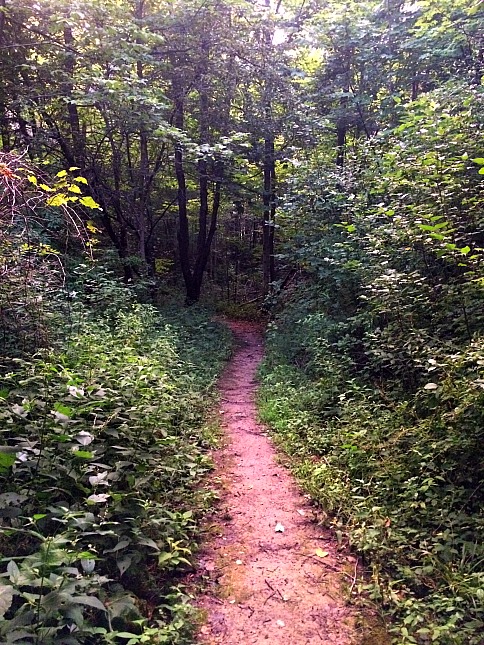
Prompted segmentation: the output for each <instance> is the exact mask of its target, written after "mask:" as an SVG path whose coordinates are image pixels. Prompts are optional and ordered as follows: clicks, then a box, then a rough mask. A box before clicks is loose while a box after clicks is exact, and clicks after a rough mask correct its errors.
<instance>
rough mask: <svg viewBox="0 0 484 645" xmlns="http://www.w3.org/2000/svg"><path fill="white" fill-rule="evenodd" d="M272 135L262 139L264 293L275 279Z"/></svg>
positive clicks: (266, 292)
mask: <svg viewBox="0 0 484 645" xmlns="http://www.w3.org/2000/svg"><path fill="white" fill-rule="evenodd" d="M274 153H275V150H274V136H273V134H272V133H271V134H267V135H266V139H265V141H264V168H263V172H264V193H263V202H264V220H263V228H262V285H263V291H264V295H265V296H266V295H267V294H268V293H269V291H270V285H271V282H274V280H275V264H274V229H275V221H274V220H275V215H276V195H275V163H274Z"/></svg>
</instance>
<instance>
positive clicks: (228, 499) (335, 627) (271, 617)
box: [198, 322, 378, 645]
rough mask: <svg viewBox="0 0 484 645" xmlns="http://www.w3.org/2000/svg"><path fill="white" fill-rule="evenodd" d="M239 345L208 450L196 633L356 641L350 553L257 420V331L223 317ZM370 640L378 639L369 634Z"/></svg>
mask: <svg viewBox="0 0 484 645" xmlns="http://www.w3.org/2000/svg"><path fill="white" fill-rule="evenodd" d="M229 325H230V328H231V329H232V331H233V333H234V335H235V339H236V343H237V349H236V352H235V355H234V357H233V359H232V360H231V362H230V364H229V365H228V367H227V369H226V371H225V373H224V375H223V377H222V379H221V382H220V395H221V409H220V416H221V419H222V421H221V423H222V428H223V430H224V434H225V440H224V446H223V447H222V449H221V450H219V451H217V452H216V453H215V455H214V459H215V473H214V478H213V481H214V482H215V485H216V487H217V488H218V492H219V495H220V504H219V507H218V511H217V513H216V515H215V520H214V522H215V523H214V524H213V525H212V526H208V527H207V530H209V532H210V533H211V534H212V535H213V538H212V539H211V540H209V541H208V543H207V544H206V545H205V547H204V549H203V551H202V553H201V555H200V559H199V567H200V575H201V576H203V578H204V579H205V580H206V581H208V584H207V585H206V589H207V590H206V592H205V594H204V595H203V596H202V597H201V598H200V600H199V602H198V607H199V608H200V609H201V610H202V612H203V614H204V615H205V616H206V623H205V625H204V626H203V627H202V628H201V630H200V634H199V640H200V642H201V643H205V644H210V645H219V644H220V645H221V644H223V645H256V644H262V643H263V644H265V645H273V644H276V643H280V642H285V643H286V644H287V645H302V644H304V645H305V644H309V643H311V644H314V643H322V644H326V645H362V644H363V643H370V641H369V640H368V639H367V638H365V637H364V636H362V634H361V630H360V628H358V626H357V625H358V624H360V619H359V618H357V616H356V612H355V610H354V608H351V607H349V606H348V604H347V603H346V602H345V598H344V593H343V586H346V592H347V593H348V591H351V588H352V586H354V579H355V574H356V567H357V562H356V559H355V558H354V557H353V556H351V555H349V554H348V553H344V552H343V551H342V550H341V549H340V548H339V545H338V544H337V542H336V540H335V538H334V537H333V536H332V534H331V533H330V532H329V531H328V530H326V529H324V528H321V527H320V526H318V525H317V524H316V522H315V521H314V519H315V516H314V513H315V511H314V509H313V507H312V506H311V505H310V503H309V500H308V498H307V497H306V496H304V495H303V494H302V493H301V492H300V491H299V490H298V488H297V486H296V484H295V482H294V479H293V478H292V476H291V475H290V473H289V472H288V471H287V470H286V469H285V468H284V467H282V466H281V465H280V464H279V463H278V458H277V454H276V450H275V448H274V447H273V445H272V443H271V441H270V439H269V438H268V436H267V432H266V429H265V428H264V426H263V425H261V424H260V423H258V421H257V413H256V407H255V392H256V389H257V384H256V381H255V372H256V369H257V366H258V365H259V363H260V361H261V360H262V356H263V343H262V335H261V333H260V331H259V330H258V329H257V327H256V326H255V325H253V324H250V323H243V322H230V323H229ZM371 642H372V645H376V643H377V642H378V639H377V640H372V641H371Z"/></svg>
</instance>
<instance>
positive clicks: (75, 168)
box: [69, 166, 80, 172]
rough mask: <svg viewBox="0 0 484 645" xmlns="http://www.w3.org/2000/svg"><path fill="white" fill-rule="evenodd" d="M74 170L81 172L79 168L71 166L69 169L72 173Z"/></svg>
mask: <svg viewBox="0 0 484 645" xmlns="http://www.w3.org/2000/svg"><path fill="white" fill-rule="evenodd" d="M73 170H80V168H79V167H78V166H71V167H70V168H69V172H72V171H73Z"/></svg>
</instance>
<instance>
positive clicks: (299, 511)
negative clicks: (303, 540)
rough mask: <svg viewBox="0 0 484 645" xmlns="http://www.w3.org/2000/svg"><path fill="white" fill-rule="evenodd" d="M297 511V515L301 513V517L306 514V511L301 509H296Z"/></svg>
mask: <svg viewBox="0 0 484 645" xmlns="http://www.w3.org/2000/svg"><path fill="white" fill-rule="evenodd" d="M297 512H298V513H299V515H302V516H303V517H304V516H305V515H306V513H305V512H304V511H303V510H301V509H298V511H297Z"/></svg>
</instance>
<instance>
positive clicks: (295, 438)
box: [259, 294, 484, 645]
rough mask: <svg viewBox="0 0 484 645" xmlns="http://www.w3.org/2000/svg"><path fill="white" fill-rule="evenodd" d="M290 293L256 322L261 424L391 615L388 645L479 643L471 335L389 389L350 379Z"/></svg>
mask: <svg viewBox="0 0 484 645" xmlns="http://www.w3.org/2000/svg"><path fill="white" fill-rule="evenodd" d="M306 295H307V294H306ZM300 296H301V294H299V296H298V297H299V298H300ZM298 297H295V298H294V302H295V303H296V304H295V306H294V307H292V308H291V305H289V306H287V308H286V310H285V311H284V312H283V313H282V314H280V316H279V317H278V318H277V319H276V322H275V323H273V324H272V326H271V328H270V330H269V334H268V354H267V357H266V360H265V363H264V365H263V367H262V369H261V379H262V387H261V390H260V397H259V404H260V413H261V417H262V420H263V421H264V422H266V423H268V424H269V425H270V427H271V428H272V429H273V431H274V433H275V437H276V438H277V441H278V442H279V443H280V445H281V446H282V447H283V449H284V450H285V451H286V452H287V453H288V454H289V455H290V456H291V458H292V459H291V462H292V465H293V469H294V472H295V473H296V475H297V477H298V478H299V480H300V481H301V482H302V484H303V486H304V487H305V489H306V490H307V491H308V492H309V493H310V494H311V496H312V498H313V500H315V502H316V503H317V504H319V505H320V506H321V507H322V508H323V509H325V511H326V513H327V522H328V525H330V526H332V527H333V528H334V530H335V531H336V535H337V537H338V539H339V540H340V541H342V542H343V541H346V540H348V541H349V544H350V545H351V547H352V548H353V549H355V551H357V552H358V553H359V554H360V555H361V557H362V562H363V564H364V565H365V569H366V573H367V575H366V578H365V579H362V580H360V584H359V587H360V591H361V592H364V593H365V595H366V596H367V597H369V598H370V599H372V600H373V601H375V602H376V603H377V604H378V605H379V606H381V607H383V609H384V610H385V611H386V612H387V614H388V615H390V616H391V617H392V619H393V620H392V624H393V626H392V627H391V629H390V631H391V633H392V634H393V635H394V642H395V643H397V644H398V645H400V644H401V645H403V644H408V643H423V644H425V643H436V644H438V645H482V643H483V633H484V615H483V600H484V566H483V565H484V548H483V544H482V531H483V528H484V517H483V514H482V501H483V494H484V490H483V488H482V482H483V475H484V473H483V461H484V460H483V457H484V454H483V448H482V446H483V428H484V413H483V410H484V389H483V380H482V379H483V375H482V365H484V347H483V345H482V339H479V338H476V339H475V340H474V341H473V342H472V343H470V344H469V345H468V346H467V347H465V348H462V349H461V350H457V349H456V348H455V347H454V350H453V351H452V352H450V351H449V352H447V354H445V352H444V350H441V352H440V354H439V355H438V357H437V359H435V360H434V359H431V360H430V362H429V363H428V368H427V371H428V375H427V377H426V378H425V376H424V377H423V380H422V381H421V385H420V386H419V387H417V388H416V389H415V391H414V392H413V393H412V392H411V393H407V394H406V395H403V394H402V393H398V394H396V391H395V390H393V391H392V390H391V389H388V390H385V389H384V388H383V387H382V386H381V385H380V386H378V385H377V384H375V383H373V384H372V383H371V381H370V380H369V379H367V378H365V374H363V373H360V374H359V375H358V374H355V372H354V371H352V370H351V369H350V367H349V364H348V362H345V360H344V356H345V354H344V352H342V351H341V347H337V343H334V342H333V343H332V342H331V341H330V340H328V339H330V337H331V331H329V330H331V328H332V327H333V331H334V321H331V320H329V319H327V318H325V317H324V316H323V315H320V316H315V315H314V312H313V314H311V313H310V312H309V311H306V312H304V311H303V310H302V307H301V301H300V300H299V301H298ZM338 324H339V331H340V337H339V339H338V343H339V344H340V345H341V344H342V345H344V344H345V340H344V338H345V336H344V332H343V331H342V325H341V324H340V323H338ZM347 342H353V341H350V340H347Z"/></svg>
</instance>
